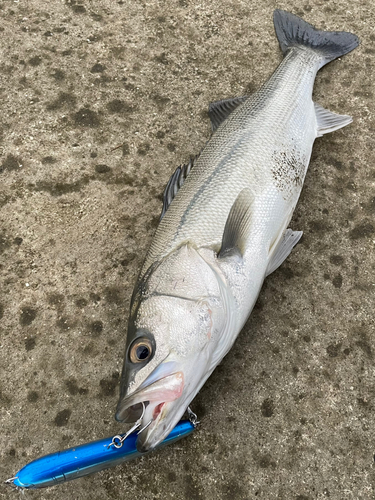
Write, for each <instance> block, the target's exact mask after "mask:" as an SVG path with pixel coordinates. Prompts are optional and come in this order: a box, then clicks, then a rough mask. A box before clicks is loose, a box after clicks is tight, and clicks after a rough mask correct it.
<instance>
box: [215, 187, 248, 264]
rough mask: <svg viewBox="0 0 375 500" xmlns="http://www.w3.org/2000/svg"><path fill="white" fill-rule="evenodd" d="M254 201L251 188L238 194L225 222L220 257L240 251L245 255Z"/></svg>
mask: <svg viewBox="0 0 375 500" xmlns="http://www.w3.org/2000/svg"><path fill="white" fill-rule="evenodd" d="M253 201H254V195H253V193H252V191H250V189H243V190H242V191H241V192H240V194H239V195H238V196H237V198H236V201H235V202H234V203H233V206H232V208H231V209H230V212H229V215H228V219H227V222H226V224H225V228H224V233H223V240H222V245H221V249H220V252H219V255H218V257H219V258H225V257H228V256H231V255H233V254H237V255H238V253H239V254H240V255H241V256H243V255H244V253H245V250H246V243H247V239H248V237H249V234H250V226H251V215H252V204H253Z"/></svg>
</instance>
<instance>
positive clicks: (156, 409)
mask: <svg viewBox="0 0 375 500" xmlns="http://www.w3.org/2000/svg"><path fill="white" fill-rule="evenodd" d="M146 383H147V380H146V381H145V383H144V384H142V385H143V387H141V388H140V389H138V390H137V391H135V392H134V393H133V394H131V395H130V396H127V397H125V398H124V399H122V400H121V401H120V402H119V404H118V405H117V412H116V420H117V421H119V422H134V421H136V420H138V419H139V418H140V417H141V415H142V411H143V405H144V406H145V407H146V409H145V412H144V415H143V418H142V426H145V425H146V424H148V423H149V422H150V421H151V422H153V421H156V420H157V419H158V418H160V416H162V414H163V413H164V412H163V410H164V409H165V406H166V404H167V403H168V402H170V401H174V400H176V399H178V398H179V397H180V396H181V394H182V391H183V388H184V374H183V372H181V371H180V372H177V373H173V374H172V375H168V376H167V377H163V378H161V379H159V380H156V381H155V382H153V383H151V384H149V385H146V386H145V384H146ZM142 403H143V405H142Z"/></svg>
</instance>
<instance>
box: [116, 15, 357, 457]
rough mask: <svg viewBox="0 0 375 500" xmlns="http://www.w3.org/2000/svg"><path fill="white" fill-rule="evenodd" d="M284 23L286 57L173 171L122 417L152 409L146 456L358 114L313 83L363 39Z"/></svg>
mask: <svg viewBox="0 0 375 500" xmlns="http://www.w3.org/2000/svg"><path fill="white" fill-rule="evenodd" d="M273 20H274V27H275V32H276V36H277V38H278V41H279V45H280V48H281V50H282V52H283V56H284V57H283V60H282V62H281V63H280V65H279V66H278V67H277V68H276V70H275V71H274V73H273V74H272V75H271V77H270V78H269V79H268V80H267V81H266V82H265V83H264V84H263V85H262V86H261V88H260V89H259V90H258V91H256V92H255V93H253V94H252V95H249V96H241V97H236V98H231V99H225V100H220V101H216V102H214V103H211V104H210V106H209V116H210V118H211V124H212V131H213V133H212V136H211V137H210V139H209V140H208V142H207V143H206V145H205V146H204V148H203V149H202V151H201V152H200V154H199V155H198V156H197V157H195V158H193V159H191V160H190V161H189V163H188V164H186V165H182V166H180V167H178V168H177V170H176V171H175V172H174V173H173V175H172V176H171V178H170V180H169V182H168V184H167V186H166V188H165V191H164V202H163V210H162V214H161V219H160V222H159V225H158V227H157V229H156V232H155V235H154V238H153V240H152V242H151V246H150V248H149V250H148V253H147V254H146V257H145V261H144V264H143V266H142V268H141V270H140V274H139V277H138V280H137V283H136V285H135V288H134V292H133V296H132V299H131V305H130V314H129V323H128V333H127V340H126V346H125V357H124V364H123V370H122V375H121V384H120V398H119V402H118V405H117V409H116V419H117V420H118V421H120V422H133V421H135V420H136V419H137V418H139V416H140V413H141V411H142V406H143V405H142V404H144V405H145V406H146V410H145V412H144V417H143V421H142V425H145V426H146V425H147V427H146V428H145V430H144V431H143V432H141V433H140V434H139V436H138V439H137V449H138V451H139V452H141V453H142V452H147V451H149V450H151V449H153V448H154V447H155V446H157V445H158V443H160V442H161V441H162V440H163V439H164V438H165V437H166V436H167V435H168V434H169V433H170V432H171V430H172V429H173V427H174V426H175V425H176V423H177V422H178V421H179V420H180V418H181V417H182V415H183V414H184V412H185V410H186V408H187V407H188V405H189V404H190V402H191V401H192V400H193V399H194V397H195V396H196V394H197V393H198V392H199V390H200V389H201V387H202V386H203V384H204V383H205V381H206V380H207V378H208V377H209V376H210V375H211V373H212V372H213V370H214V369H215V367H216V366H217V365H218V364H219V363H220V362H221V361H222V359H223V358H224V356H225V355H226V354H227V353H228V351H229V350H230V349H231V347H232V345H233V343H234V342H235V339H236V337H237V336H238V334H239V332H240V331H241V329H242V328H243V326H244V324H245V322H246V320H247V319H248V317H249V315H250V313H251V311H252V309H253V307H254V304H255V302H256V300H257V297H258V295H259V292H260V290H261V287H262V284H263V282H264V280H265V278H266V277H267V276H268V275H270V274H271V273H272V272H273V271H275V270H276V269H277V268H278V267H279V266H280V265H281V264H282V262H283V261H284V260H285V259H286V258H287V257H288V255H289V254H290V252H291V251H292V249H293V248H294V246H295V245H296V244H297V243H298V241H299V240H300V238H301V236H302V231H294V230H292V229H290V228H289V227H288V226H289V222H290V220H291V217H292V215H293V211H294V209H295V207H296V204H297V201H298V198H299V196H300V193H301V190H302V186H303V182H304V179H305V175H306V171H307V168H308V165H309V161H310V157H311V151H312V146H313V143H314V141H315V139H316V138H318V137H321V136H323V135H324V134H327V133H329V132H334V131H336V130H338V129H340V128H342V127H345V126H346V125H348V124H349V123H351V122H352V118H351V117H350V116H348V115H340V114H337V113H333V112H331V111H329V110H327V109H325V108H323V107H322V106H321V105H319V104H317V103H315V102H313V100H312V91H313V85H314V80H315V77H316V74H317V72H318V71H319V70H320V69H321V68H322V67H323V66H324V65H325V64H327V63H329V62H330V61H332V60H334V59H336V58H337V57H340V56H342V55H344V54H346V53H348V52H350V51H352V50H353V49H354V48H355V47H357V46H358V44H359V39H358V38H357V36H355V35H354V34H352V33H349V32H344V31H341V32H336V31H335V32H330V31H320V30H318V29H316V28H315V27H313V26H312V25H311V24H309V23H307V22H306V21H304V20H303V19H301V18H299V17H297V16H296V15H293V14H291V13H289V12H286V11H283V10H275V11H274V16H273Z"/></svg>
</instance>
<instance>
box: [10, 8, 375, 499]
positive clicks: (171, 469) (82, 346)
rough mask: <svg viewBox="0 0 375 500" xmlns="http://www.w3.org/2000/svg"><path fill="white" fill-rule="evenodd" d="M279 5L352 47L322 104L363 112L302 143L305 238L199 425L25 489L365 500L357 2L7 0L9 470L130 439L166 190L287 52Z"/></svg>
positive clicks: (373, 280) (365, 31)
mask: <svg viewBox="0 0 375 500" xmlns="http://www.w3.org/2000/svg"><path fill="white" fill-rule="evenodd" d="M276 7H279V8H284V9H286V10H289V11H291V12H294V13H296V14H298V15H301V16H303V17H304V18H305V19H306V20H307V21H309V22H311V23H313V24H315V25H316V26H318V27H319V28H322V29H331V30H348V31H352V32H354V33H356V34H357V35H359V37H360V38H361V40H362V45H361V46H360V47H359V48H358V49H357V50H356V51H355V52H353V53H351V54H349V55H347V56H345V57H343V58H342V59H340V60H337V61H335V62H333V63H331V64H330V65H328V66H327V67H325V68H324V69H323V70H322V71H321V72H320V73H319V75H318V78H317V82H316V87H315V100H316V101H318V102H319V103H321V104H322V105H324V106H325V107H328V108H329V109H331V110H333V111H336V112H339V113H346V114H351V115H352V116H353V118H354V122H353V124H352V125H350V126H349V127H347V128H345V129H343V130H340V131H338V132H336V133H334V134H330V135H326V136H325V137H323V138H321V139H318V140H317V142H316V144H315V146H314V152H313V157H312V161H311V166H310V169H309V172H308V175H307V178H306V182H305V186H304V189H303V192H302V196H301V199H300V202H299V204H298V207H297V209H296V212H295V214H294V217H293V220H292V224H291V226H292V227H293V229H296V230H303V231H304V237H303V240H302V242H301V243H300V244H299V245H298V246H297V248H296V249H295V250H294V251H293V253H292V255H291V256H290V257H289V258H288V260H287V261H286V262H285V263H284V264H283V265H282V266H281V268H280V269H279V270H278V271H276V272H275V273H274V274H273V275H271V276H270V277H269V278H267V280H266V282H265V285H264V287H263V289H262V292H261V295H260V298H259V301H258V303H257V306H256V308H255V310H254V312H253V314H252V316H251V318H250V320H249V321H248V323H247V324H246V327H245V328H244V330H243V332H242V333H241V334H240V336H239V338H238V340H237V342H236V344H235V346H234V348H233V349H232V351H231V352H230V353H229V355H228V356H227V357H226V358H225V360H224V361H223V363H222V364H221V365H220V366H219V367H218V368H217V369H216V371H215V372H214V374H213V375H212V377H211V378H210V379H209V381H208V382H207V383H206V385H205V386H204V388H203V389H202V390H201V392H200V394H199V395H198V397H197V398H196V400H195V401H194V402H193V405H192V408H193V409H194V410H195V411H196V412H197V413H198V416H199V417H200V419H201V425H200V427H199V430H197V431H196V432H195V434H194V435H193V436H191V437H189V438H186V439H185V440H184V441H180V442H179V443H177V444H175V445H173V446H170V447H168V448H166V449H164V450H162V451H160V452H156V453H154V454H153V455H151V456H146V457H142V458H141V459H139V460H137V461H134V462H130V463H128V464H124V465H122V466H119V467H117V468H114V469H110V470H108V471H104V472H101V473H98V474H96V475H93V476H89V477H86V478H84V479H80V480H77V481H75V482H71V483H67V484H65V485H63V486H59V487H55V488H52V489H47V490H39V491H33V492H27V493H26V495H25V497H24V498H28V499H54V500H60V499H64V500H66V499H82V500H86V499H91V500H107V499H117V498H124V499H126V498H131V499H133V500H138V499H154V498H159V499H172V498H174V499H192V500H198V499H206V500H214V499H223V500H225V499H230V500H237V499H265V500H266V499H267V500H269V499H285V500H312V499H325V498H327V499H328V498H329V499H330V500H346V499H354V500H359V499H362V500H365V499H366V500H367V499H371V498H374V495H375V471H374V458H373V455H374V451H375V437H374V429H375V418H374V411H375V400H374V398H375V358H374V357H375V338H374V320H373V303H374V288H375V277H374V266H375V256H374V255H375V252H374V244H375V221H374V212H375V194H374V184H375V174H374V163H375V162H374V159H375V158H374V152H373V149H374V138H373V134H374V129H375V125H374V115H373V102H374V101H373V98H374V87H373V80H374V75H373V72H374V67H375V61H374V53H375V49H374V40H375V31H374V22H373V20H374V15H375V4H374V3H373V2H369V1H366V2H348V1H347V0H342V1H340V2H336V1H335V0H327V1H323V0H310V1H309V0H304V1H299V0H294V1H292V2H289V3H288V2H281V3H275V2H273V1H269V0H266V1H263V2H250V1H243V0H234V1H233V0H222V1H221V2H207V1H198V0H161V1H159V2H157V1H156V0H149V1H147V2H142V1H137V2H135V1H130V0H125V1H113V0H102V1H98V0H92V1H83V0H77V1H76V0H67V1H63V0H60V1H57V0H51V1H48V2H45V1H41V0H18V1H16V0H15V1H11V0H7V1H2V2H0V16H1V22H0V52H1V56H0V78H1V87H0V92H1V104H0V106H1V114H0V124H1V128H0V131H1V142H0V146H1V149H0V154H1V157H0V172H1V173H0V180H1V191H0V206H1V212H0V214H1V215H0V221H1V228H0V252H1V264H0V265H1V288H0V294H1V297H0V304H1V307H0V316H1V320H0V328H1V339H0V340H1V349H0V363H1V365H0V366H1V374H0V377H1V378H0V401H1V405H2V409H1V436H0V443H1V445H0V450H1V465H0V478H1V480H5V479H6V478H8V477H10V476H12V475H14V473H15V472H16V471H17V470H18V469H19V468H21V467H22V466H23V465H25V464H26V463H27V462H29V461H30V460H33V459H35V458H36V457H38V456H40V455H43V454H46V453H50V452H53V451H57V450H60V449H63V448H66V447H70V446H73V445H77V444H80V443H84V442H86V441H90V440H93V439H97V438H101V437H105V436H109V435H113V434H116V433H118V432H121V431H123V430H124V426H123V425H120V424H118V423H116V422H115V421H114V410H115V406H116V403H117V397H118V382H119V374H120V371H121V366H122V360H123V348H124V341H125V335H126V324H127V316H128V307H129V301H130V296H131V293H132V288H133V285H134V282H135V279H136V275H137V272H138V269H139V267H140V265H141V263H142V260H143V258H144V256H145V253H146V250H147V247H148V245H149V244H150V241H151V238H152V235H153V233H154V231H155V227H156V225H157V221H158V217H159V214H160V210H161V193H162V191H163V189H164V186H165V184H166V182H167V180H168V178H169V176H170V174H171V173H172V172H173V171H174V169H175V168H176V166H177V165H179V164H181V163H183V162H185V161H186V160H187V159H188V158H189V157H190V156H191V155H195V154H196V153H197V152H199V150H200V148H201V147H202V145H203V144H204V143H205V141H206V140H207V138H208V137H209V135H210V125H209V121H208V117H207V112H206V110H207V105H208V103H209V102H210V101H213V100H217V99H220V98H225V97H230V96H238V95H243V94H246V93H249V92H252V91H253V90H254V89H257V88H258V87H259V86H260V85H261V83H262V82H264V80H265V79H267V77H268V76H269V75H270V74H271V72H272V71H273V70H274V68H275V67H276V65H277V64H278V63H279V62H280V61H281V52H280V50H279V47H278V43H277V40H276V37H275V35H274V30H273V25H272V13H273V10H274V8H276ZM19 495H20V494H19V493H17V492H15V491H12V490H11V489H10V488H8V487H6V486H3V485H2V486H0V498H4V499H14V498H17V497H19Z"/></svg>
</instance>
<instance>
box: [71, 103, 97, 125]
mask: <svg viewBox="0 0 375 500" xmlns="http://www.w3.org/2000/svg"><path fill="white" fill-rule="evenodd" d="M73 119H74V122H75V124H76V125H77V126H80V127H92V128H94V127H99V125H100V120H99V116H98V114H97V113H95V111H92V110H91V109H90V108H81V109H79V110H78V111H77V113H75V115H74V117H73Z"/></svg>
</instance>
